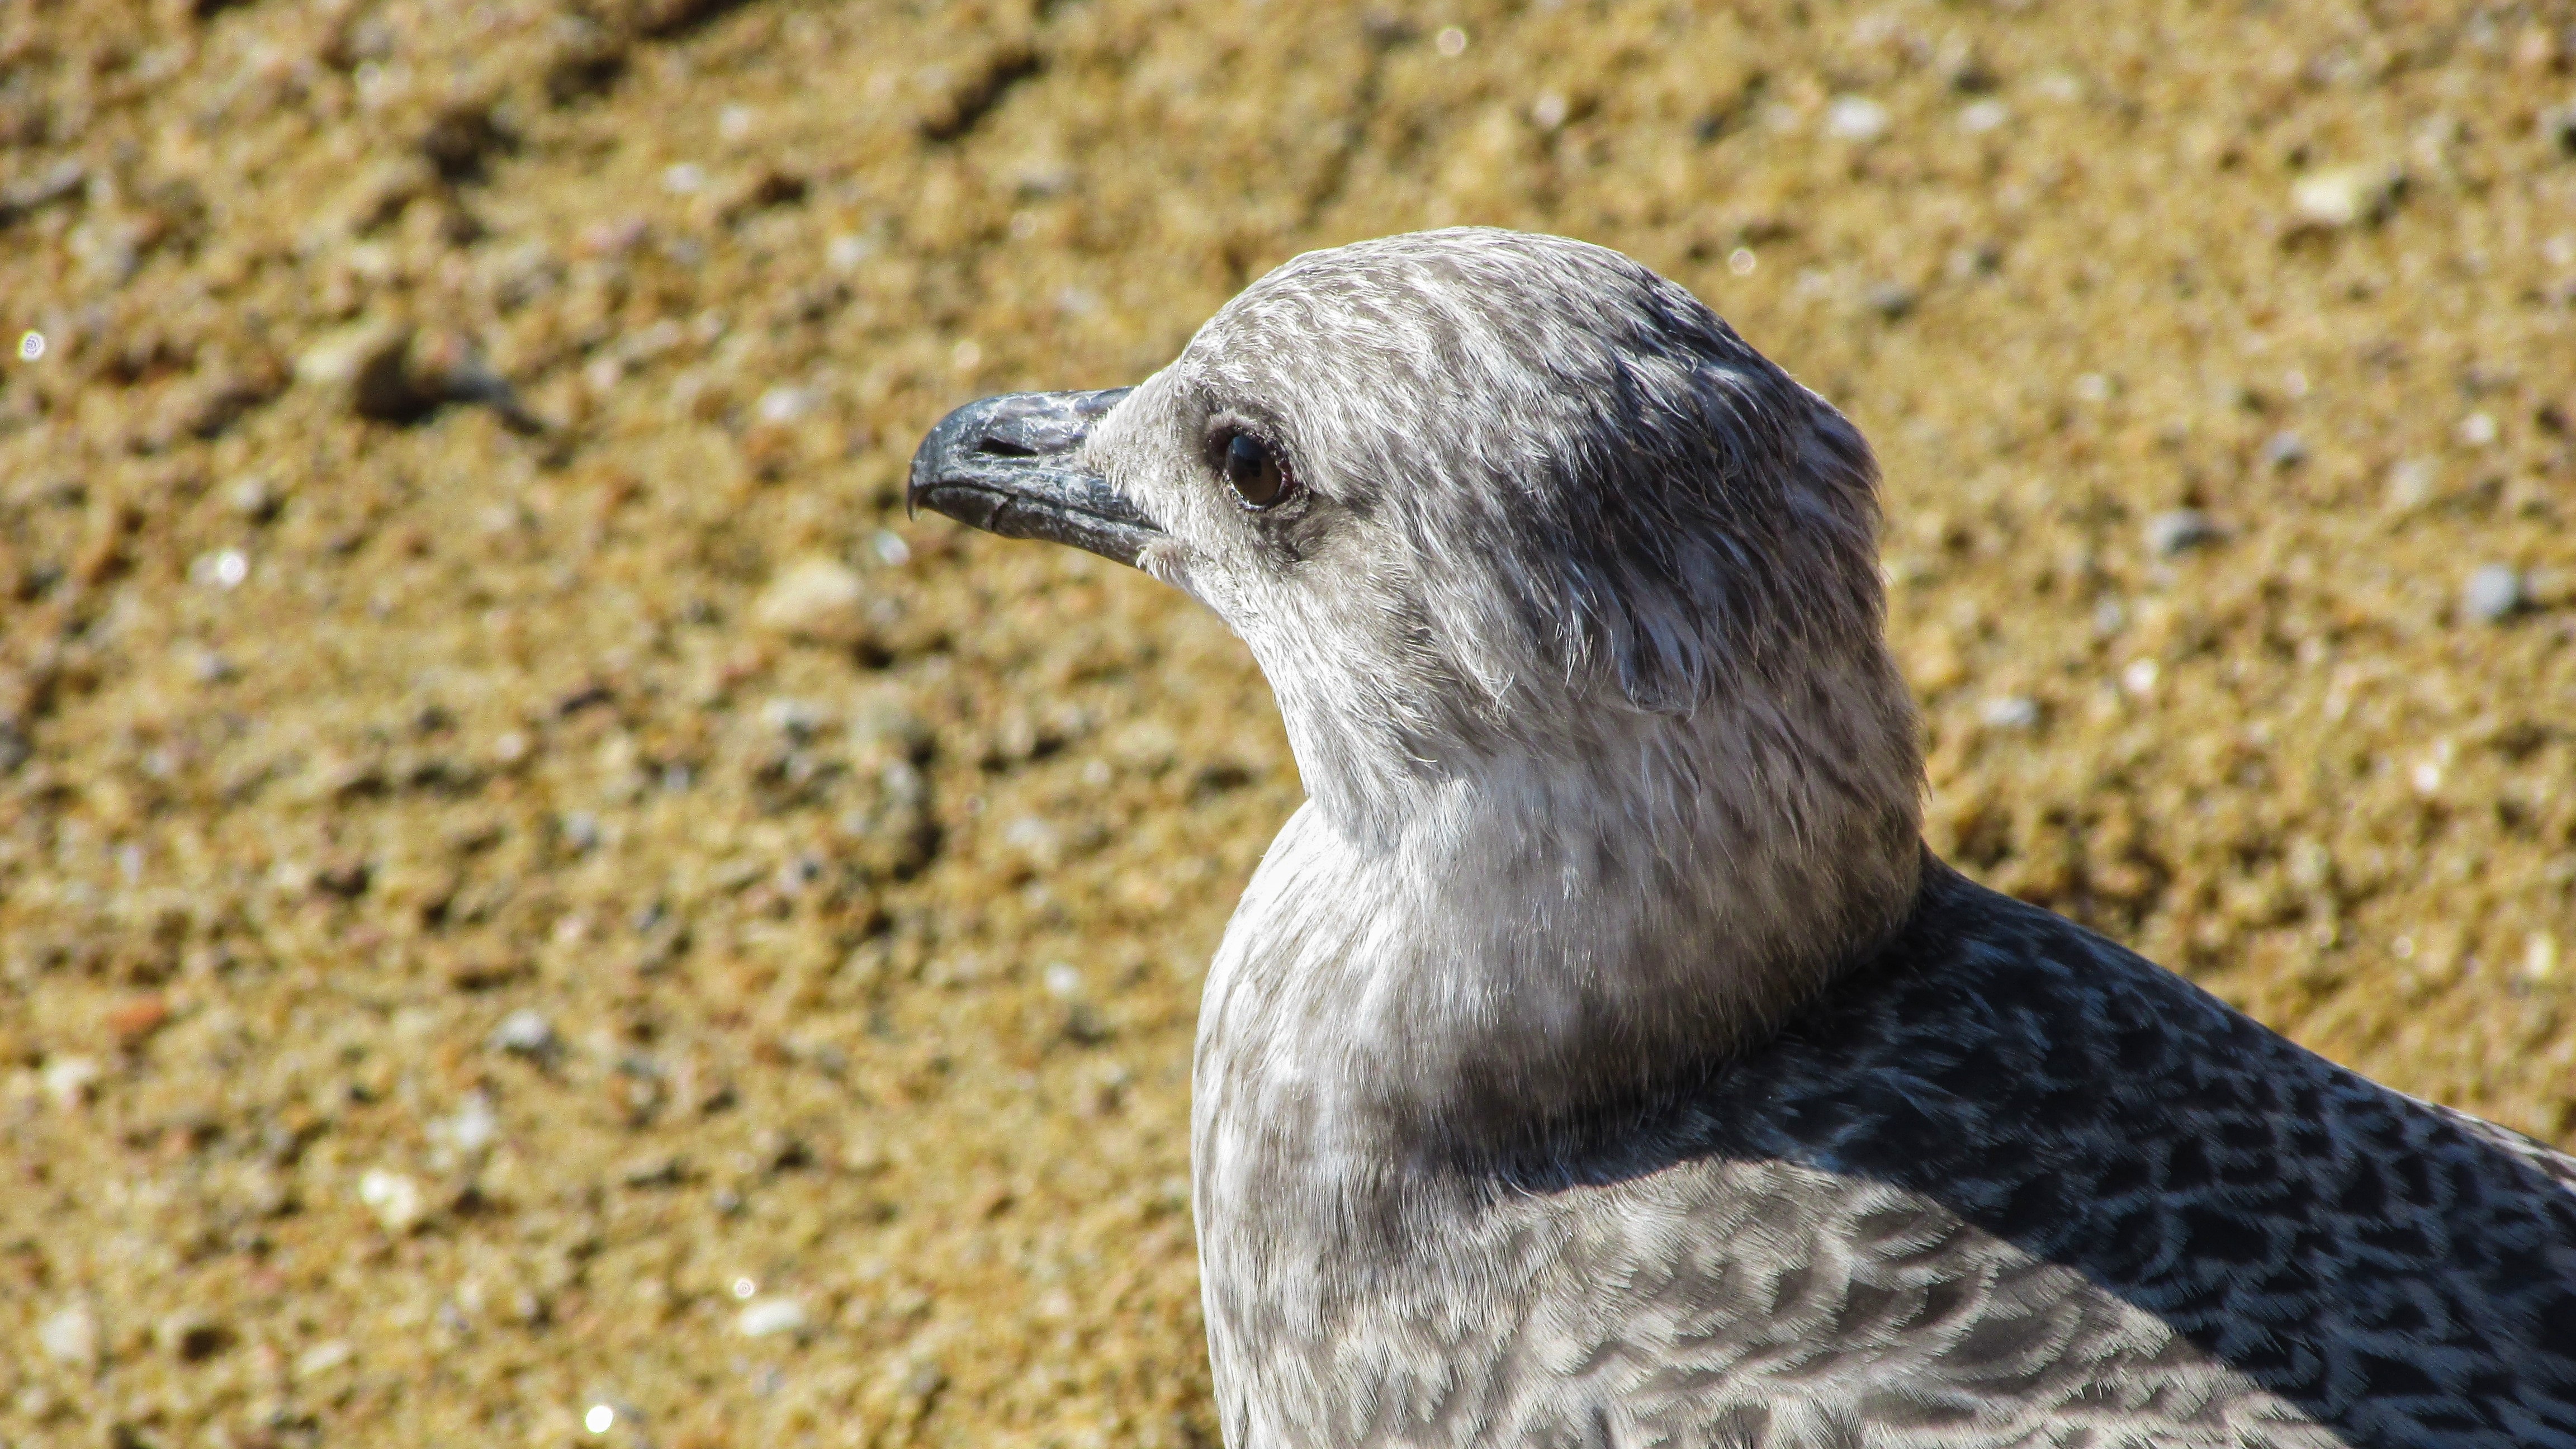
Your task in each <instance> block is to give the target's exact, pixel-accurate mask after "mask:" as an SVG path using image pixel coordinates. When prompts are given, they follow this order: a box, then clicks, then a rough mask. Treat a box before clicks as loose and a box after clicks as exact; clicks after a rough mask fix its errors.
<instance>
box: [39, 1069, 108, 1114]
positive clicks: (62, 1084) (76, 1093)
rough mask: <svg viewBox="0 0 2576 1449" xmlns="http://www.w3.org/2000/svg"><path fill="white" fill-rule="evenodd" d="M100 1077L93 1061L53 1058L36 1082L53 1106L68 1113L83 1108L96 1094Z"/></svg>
mask: <svg viewBox="0 0 2576 1449" xmlns="http://www.w3.org/2000/svg"><path fill="white" fill-rule="evenodd" d="M99 1076H100V1071H99V1065H98V1063H97V1061H95V1060H94V1059H92V1058H89V1057H55V1058H53V1059H52V1060H50V1061H48V1062H46V1063H45V1069H44V1070H43V1071H42V1072H40V1073H38V1074H37V1080H38V1081H39V1082H41V1083H42V1084H43V1086H44V1089H45V1095H46V1096H47V1097H48V1098H50V1099H52V1101H53V1104H54V1105H55V1106H57V1107H60V1108H62V1109H64V1110H65V1111H69V1110H71V1109H72V1108H75V1107H79V1106H83V1105H85V1104H86V1103H87V1102H88V1101H89V1099H90V1098H91V1097H92V1096H94V1095H96V1094H97V1091H98V1079H99Z"/></svg>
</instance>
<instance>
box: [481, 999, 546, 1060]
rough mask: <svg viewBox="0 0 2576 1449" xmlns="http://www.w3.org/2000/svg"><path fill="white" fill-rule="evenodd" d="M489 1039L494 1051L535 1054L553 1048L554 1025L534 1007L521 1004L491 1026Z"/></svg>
mask: <svg viewBox="0 0 2576 1449" xmlns="http://www.w3.org/2000/svg"><path fill="white" fill-rule="evenodd" d="M489 1041H490V1045H491V1047H492V1049H493V1050H495V1051H505V1052H517V1053H519V1054H520V1055H522V1056H537V1055H540V1054H542V1053H545V1052H549V1051H552V1050H554V1047H555V1027H554V1023H553V1022H550V1021H548V1020H546V1019H545V1017H543V1016H541V1015H539V1014H538V1013H537V1011H536V1010H535V1009H534V1008H532V1007H525V1006H523V1007H520V1008H519V1009H518V1010H516V1011H514V1012H511V1013H510V1014H509V1015H508V1016H505V1017H503V1018H501V1024H500V1025H499V1026H496V1027H494V1028H492V1035H491V1037H490V1039H489Z"/></svg>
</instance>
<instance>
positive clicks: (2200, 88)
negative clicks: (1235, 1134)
mask: <svg viewBox="0 0 2576 1449" xmlns="http://www.w3.org/2000/svg"><path fill="white" fill-rule="evenodd" d="M2570 22H2571V13H2570V10H2569V7H2568V6H2567V5H2565V4H2549V5H2542V6H2501V7H2488V8H2470V7H2465V6H2452V5H2435V4H2409V3H2400V0H2390V3H2381V4H2367V5H2360V4H2328V3H2315V4H2307V3H2303V4H2295V5H2293V4H2278V5H2259V4H2256V5H2242V6H2220V5H2205V4H2182V3H2161V4H2136V5H2121V6H2103V5H2089V4H2075V3H2057V0H2037V3H2031V4H1978V3H1948V4H1938V3H1928V0H1913V3H1904V0H1900V3H1893V4H1886V5H1876V6H1866V7H1863V6H1843V5H1833V4H1782V5H1776V6H1771V5H1754V4H1745V5H1740V6H1719V5H1707V6H1701V7H1698V8H1693V7H1691V6H1688V5H1683V4H1612V5H1601V4H1583V3H1571V0H1569V3H1564V4H1549V3H1544V0H1539V3H1530V4H1525V5H1518V4H1516V5H1494V4H1459V5H1454V6H1438V5H1425V6H1420V7H1413V8H1387V9H1365V8H1351V7H1327V6H1319V5H1306V4H1292V3H1289V0H1269V3H1267V4H1260V3H1208V4H1201V3H1174V0H1057V3H1052V4H1043V5H1030V4H1016V3H997V4H991V5H981V6H975V5H968V6H956V7H939V6H933V5H930V4H926V3H914V4H890V3H861V4H842V5H813V6H807V5H798V4H790V3H785V0H755V3H746V4H740V5H725V4H721V3H707V0H573V3H558V0H479V3H472V4H465V3H444V0H440V3H432V0H383V3H372V0H355V3H338V0H322V3H297V0H253V3H242V4H224V3H221V0H198V3H195V4H194V5H191V4H189V3H187V0H176V3H160V0H154V3H150V4H134V3H109V0H0V337H5V340H6V342H7V343H8V344H9V345H10V350H9V352H8V353H7V354H6V355H5V356H0V1171H5V1173H6V1187H5V1189H0V1345H5V1348H0V1441H5V1442H6V1443H8V1444H11V1445H32V1444H72V1445H98V1446H118V1449H123V1446H134V1445H155V1446H183V1445H210V1446H211V1445H234V1446H252V1445H280V1446H283V1445H305V1444H319V1443H345V1444H360V1443H364V1444H389V1445H398V1444H430V1443H497V1444H531V1445H555V1444H568V1443H573V1442H584V1443H602V1444H617V1445H629V1444H645V1443H651V1444H657V1445H668V1446H681V1445H705V1446H712V1445H723V1444H735V1445H771V1444H778V1445H793V1444H805V1443H814V1444H826V1445H845V1444H846V1445H889V1446H890V1445H901V1444H912V1443H928V1444H960V1445H963V1444H975V1445H994V1444H1001V1445H1022V1444H1024V1445H1066V1446H1076V1445H1106V1444H1121V1445H1125V1444H1135V1445H1148V1446H1184V1445H1204V1444H1209V1443H1211V1442H1213V1431H1212V1423H1211V1420H1210V1418H1209V1416H1208V1413H1207V1409H1206V1402H1205V1369H1204V1364H1203V1354H1202V1349H1201V1346H1200V1337H1199V1333H1200V1330H1199V1325H1198V1318H1197V1305H1196V1296H1195V1295H1196V1283H1195V1277H1194V1270H1193V1266H1192V1261H1191V1238H1190V1222H1189V1216H1188V1210H1187V1203H1186V1189H1185V1178H1184V1172H1185V1168H1186V1156H1187V1133H1186V1100H1185V1098H1186V1091H1185V1071H1186V1064H1187V1053H1188V1043H1189V1036H1190V1031H1191V1023H1192V1016H1193V1010H1194V1006H1195V998H1196V992H1197V985H1198V980H1199V976H1200V972H1201V966H1202V962H1203V961H1204V959H1205V957H1206V955H1207V954H1208V951H1209V949H1210V947H1211V946H1212V945H1213V943H1214V941H1215V939H1216V936H1217V934H1218V932H1219V930H1220V929H1221V927H1222V924H1223V921H1224V918H1225V915H1226V912H1227V909H1228V907H1229V905H1230V903H1231V901H1232V899H1233V897H1234V894H1235V892H1236V890H1237V888H1238V886H1239V884H1240V883H1241V881H1242V879H1243V877H1244V876H1245V874H1246V873H1247V872H1248V871H1249V869H1250V868H1251V865H1252V863H1253V862H1254V860H1255V859H1256V858H1257V857H1258V853H1259V851H1260V850H1261V848H1262V846H1263V844H1264V843H1265V842H1266V840H1267V839H1268V836H1269V834H1270V832H1271V831H1272V830H1273V829H1274V828H1275V827H1276V825H1277V823H1278V822H1279V821H1280V819H1281V818H1282V817H1283V816H1284V815H1285V814H1286V812H1287V811H1288V810H1289V809H1290V808H1291V807H1292V806H1293V804H1294V802H1295V801H1296V799H1297V798H1298V794H1297V786H1296V780H1295V776H1294V771H1293V769H1292V767H1291V764H1290V761H1289V759H1288V757H1287V754H1286V751H1285V749H1284V747H1283V744H1282V741H1281V737H1280V734H1279V731H1278V728H1277V726H1276V724H1275V722H1274V719H1273V715H1272V711H1271V706H1270V702H1269V698H1268V695H1267V693H1266V691H1265V690H1264V689H1263V688H1262V686H1261V684H1260V681H1259V678H1258V676H1257V675H1256V674H1255V673H1254V671H1253V670H1252V668H1251V666H1250V664H1249V663H1248V662H1247V660H1246V658H1245V657H1244V655H1243V654H1242V653H1241V651H1240V650H1239V649H1237V648H1236V647H1235V645H1234V644H1233V643H1232V641H1231V640H1230V639H1228V638H1227V637H1226V636H1225V635H1224V634H1223V632H1222V631H1221V630H1220V629H1219V628H1218V627H1217V626H1216V625H1215V624H1214V623H1213V622H1212V621H1211V620H1209V619H1208V618H1206V617H1203V616H1202V615H1201V614H1199V613H1197V612H1196V611H1194V609H1193V608H1192V607H1191V606H1189V605H1187V604H1186V603H1185V602H1184V601H1182V600H1180V599H1178V598H1176V597H1173V596H1170V595H1167V594H1166V593H1164V592H1162V591H1161V590H1159V589H1158V588H1157V587H1156V586H1154V585H1152V584H1151V583H1150V582H1148V581H1146V580H1144V579H1142V578H1140V577H1136V576H1132V575H1129V574H1126V573H1124V572H1122V571H1119V570H1116V569H1114V568H1112V567H1110V566H1108V565H1106V564H1103V563H1099V562H1097V561H1095V560H1091V559H1089V558H1086V557H1082V556H1079V555H1076V554H1073V553H1070V552H1066V551H1063V550H1055V549H1047V548H1041V547H1037V546H1034V545H1015V544H1007V543H1003V542H1000V541H996V540H992V539H987V538H981V537H968V536H965V535H964V534H963V533H962V531H961V530H959V529H957V528H955V527H953V526H952V525H950V524H948V523H947V522H945V521H944V520H940V519H935V518H924V519H921V520H919V521H908V520H906V519H905V518H904V516H903V513H902V509H901V506H900V498H899V486H900V480H901V477H902V473H903V467H904V463H905V461H906V459H907V458H908V456H909V454H910V452H911V449H912V447H913V445H914V443H915V441H916V440H917V438H918V437H919V435H920V433H921V431H922V429H923V428H924V427H925V426H926V425H928V424H929V423H930V422H932V421H933V420H935V419H936V418H937V417H938V416H939V415H940V414H941V413H942V412H943V411H944V410H945V409H947V408H949V407H950V406H952V405H954V404H956V403H958V402H961V401H964V400H966V399H968V398H971V397H974V396H977V395H980V394H983V393H986V392H992V391H998V390H1001V389H1005V388H1014V387H1070V386H1107V385H1112V384H1116V383H1121V382H1127V381H1132V380H1134V379H1136V378H1138V377H1140V376H1142V375H1143V374H1144V373H1145V372H1147V371H1149V370H1150V369H1152V368H1153V367H1155V366H1157V365H1159V364H1160V363H1161V362H1162V361H1163V360H1165V359H1166V358H1168V357H1169V356H1170V355H1171V354H1172V353H1173V352H1174V351H1175V350H1176V349H1177V348H1178V347H1179V346H1180V344H1181V343H1182V342H1183V341H1184V340H1185V339H1186V337H1187V336H1188V335H1189V332H1190V330H1191V329H1192V328H1193V327H1194V326H1195V325H1196V324H1197V323H1198V322H1199V321H1200V320H1201V319H1203V318H1204V317H1205V316H1206V315H1207V314H1208V313H1209V312H1210V311H1212V310H1213V309H1214V308H1215V307H1217V306H1218V305H1219V304H1220V303H1221V302H1222V301H1224V299H1225V298H1226V297H1227V296H1229V295H1230V294H1231V293H1232V292H1233V291H1234V290H1235V289H1236V288H1237V287H1239V286H1240V285H1241V284H1242V283H1244V282H1245V281H1246V280H1248V279H1250V278H1251V277H1253V276H1256V275H1258V274H1259V273H1260V272H1261V271H1263V270H1264V269H1266V268H1267V267H1269V266H1271V265H1273V264H1274V263H1276V262H1278V261H1280V260H1282V259H1284V258H1286V257H1288V256H1290V255H1292V254H1294V253H1296V252H1297V251H1299V250H1302V249H1305V248H1308V247H1312V246H1319V245H1326V244H1330V243H1333V242H1337V241H1343V240H1348V239H1351V238H1356V237H1362V236H1369V235H1374V234H1378V233H1382V232H1388V231H1395V230H1402V229H1406V228H1413V227H1420V226H1427V225H1436V224H1442V223H1450V222H1463V221H1476V222H1493V223H1500V224H1504V225H1511V226H1522V227H1533V228H1543V229H1548V230H1554V231H1562V232H1569V233H1573V234H1575V235H1579V236H1583V237H1587V238H1591V239H1593V240H1597V241H1600V242H1604V243H1607V244H1609V245H1612V246H1616V247H1620V248H1623V249H1625V250H1627V251H1629V252H1631V253H1633V254H1634V255H1636V256H1637V257H1639V258H1640V259H1642V260H1644V261H1645V262H1647V263H1649V264H1651V265H1653V266H1655V267H1658V268H1660V269H1663V270H1664V271H1666V272H1668V273H1670V274H1671V275H1673V276H1675V277H1677V278H1679V279H1680V280H1682V281H1683V282H1685V283H1686V284H1688V285H1690V286H1691V287H1693V288H1694V289H1696V290H1697V291H1698V292H1699V293H1700V294H1701V295H1702V296H1704V297H1706V298H1707V299H1709V301H1710V302H1711V303H1713V304H1714V305H1715V306H1716V307H1718V308H1719V310H1721V311H1722V312H1723V313H1725V314H1726V315H1727V316H1728V317H1729V318H1730V319H1731V320H1732V321H1733V322H1734V323H1735V324H1736V325H1737V326H1738V327H1739V328H1740V329H1741V330H1742V331H1743V332H1744V333H1745V335H1746V336H1748V337H1749V338H1750V339H1752V341H1753V342H1754V343H1755V344H1756V345H1757V346H1760V347H1761V348H1763V349H1764V350H1766V351H1767V352H1769V353H1770V354H1771V355H1772V356H1774V357H1776V358H1778V359H1779V360H1781V361H1782V362H1783V363H1784V364H1786V365H1787V366H1788V367H1789V368H1790V369H1791V370H1793V371H1794V372H1796V373H1797V374H1798V375H1799V376H1800V377H1802V378H1804V379H1805V380H1807V381H1808V382H1809V383H1810V384H1811V385H1812V386H1815V387H1817V388H1818V389H1820V390H1821V391H1823V392H1824V393H1826V394H1827V395H1828V396H1830V397H1832V398H1833V399H1834V400H1835V401H1837V402H1838V403H1839V404H1841V405H1842V406H1843V407H1844V408H1846V409H1847V410H1849V411H1850V412H1851V413H1852V414H1853V415H1854V416H1855V417H1856V418H1857V419H1858V420H1859V422H1860V423H1861V425H1862V426H1863V427H1864V428H1865V429H1866V430H1867V431H1868V432H1869V434H1870V435H1871V437H1872V438H1873V439H1874V440H1875V441H1876V443H1877V445H1878V447H1879V449H1880V451H1881V455H1882V457H1883V460H1884V462H1885V464H1886V467H1887V474H1888V505H1889V527H1888V530H1887V535H1886V562H1887V572H1888V577H1889V579H1890V580H1891V585H1892V589H1891V597H1892V607H1893V614H1894V621H1893V630H1894V634H1895V639H1896V643H1897V647H1898V649H1899V651H1900V653H1901V655H1902V657H1903V659H1904V661H1905V664H1906V667H1907V670H1908V672H1909V674H1910V675H1911V677H1912V679H1913V682H1914V684H1915V686H1916V688H1917V690H1918V692H1919V694H1920V696H1921V698H1922V699H1923V701H1924V705H1925V718H1926V726H1927V730H1928V733H1929V738H1930V751H1931V759H1932V786H1933V803H1932V826H1931V830H1932V835H1933V838H1934V841H1935V843H1936V844H1937V845H1938V846H1939V847H1940V848H1941V849H1942V850H1943V851H1944V852H1945V853H1948V854H1949V855H1951V856H1952V857H1953V858H1954V859H1957V860H1959V861H1960V862H1961V863H1963V864H1964V865H1966V866H1967V867H1969V868H1970V869H1972V870H1974V871H1975V872H1976V873H1978V874H1979V875H1981V876H1982V877H1983V878H1985V879H1987V880H1990V881H1993V882H1996V883H1998V884H2000V885H2002V886H2004V887H2005V888H2007V889H2010V890H2012V891H2015V892H2017V893H2019V894H2022V895H2024V896H2027V897H2029V898H2031V899H2034V900H2038V901H2042V902H2045V903H2047V904H2049V905H2051V906H2053V907H2055V908H2057V909H2059V910H2062V911H2066V912H2068V913H2070V914H2073V915H2075V916H2077V917H2079V918H2081V919H2084V920H2086V921H2088V922H2091V923H2093V924H2095V925H2097V926H2099V927H2101V928H2102V929H2104V930H2106V931H2109V932H2111V933H2112V934H2114V935H2116V936H2118V937H2120V938H2121V939H2123V940H2126V941H2129V942H2132V943H2135V944H2137V945H2139V946H2141V947H2142V948H2144V949H2145V950H2147V951H2149V952H2151V953H2152V954H2154V955H2156V956H2157V957H2158V958H2160V959H2162V960H2165V961H2167V962H2169V963H2171V964H2173V965H2175V966H2177V967H2179V968H2181V969H2184V970H2187V971H2189V972H2190V973H2192V974H2193V975H2194V976H2195V977H2197V978H2198V979H2200V980H2202V981H2203V982H2205V983H2207V984H2208V985H2209V986H2210V987H2211V988H2212V989H2214V990H2217V991H2219V992H2221V993H2223V994H2224V995H2226V996H2227V997H2228V998H2229V999H2231V1000H2233V1001H2236V1002H2238V1003H2241V1004H2244V1005H2246V1006H2248V1007H2250V1008H2251V1009H2253V1010H2254V1011H2256V1012H2257V1013H2259V1014H2260V1015H2261V1016H2263V1017H2264V1018H2265V1019H2266V1020H2268V1021H2270V1022H2272V1023H2273V1024H2275V1025H2277V1026H2280V1027H2282V1028H2283V1029H2285V1030H2287V1031H2289V1032H2290V1033H2292V1034H2293V1035H2295V1036H2297V1037H2298V1038H2299V1039H2301V1040H2302V1041H2305V1042H2307V1043H2309V1044H2311V1045H2313V1046H2315V1047H2317V1048H2319V1049H2320V1050H2323V1051H2325V1052H2327V1053H2329V1054H2331V1055H2333V1056H2335V1057H2337V1058H2339V1059H2342V1060H2344V1061H2347V1062H2351V1063H2353V1064H2355V1065H2357V1066H2360V1067H2362V1068H2364V1069H2366V1070H2368V1071H2370V1072H2373V1073H2375V1074H2377V1075H2379V1076H2381V1077H2384V1078H2385V1079H2387V1080H2389V1081H2392V1082H2395V1083H2397V1084H2399V1085H2401V1086H2404V1087H2406V1088H2408V1089H2410V1090H2413V1091H2416V1092H2420V1093H2424V1094H2427V1095H2430V1096H2432V1097H2435V1098H2438V1099H2440V1100H2442V1101H2446V1102H2451V1103H2456V1104H2458V1105H2460V1106H2463V1107H2467V1108H2470V1109H2472V1110H2475V1111H2478V1112H2481V1113H2485V1114H2488V1115H2491V1116H2494V1117H2496V1118H2498V1119H2500V1120H2502V1121H2505V1122H2508V1123H2511V1124H2513V1125H2515V1126H2517V1127H2520V1128H2523V1129H2524V1130H2527V1131H2531V1132H2534V1133H2537V1134H2540V1135H2541V1136H2544V1137H2548V1138H2551V1139H2553V1140H2555V1141H2558V1142H2560V1143H2562V1144H2566V1143H2569V1142H2571V1141H2576V1020H2571V1016H2570V1012H2569V1005H2570V998H2569V991H2570V985H2569V983H2570V981H2571V979H2576V647H2571V645H2576V533H2571V531H2570V528H2569V522H2570V518H2569V515H2570V513H2571V512H2576V440H2572V439H2571V436H2570V429H2571V427H2572V426H2576V423H2572V422H2571V415H2576V369H2571V365H2570V364H2571V361H2576V357H2571V347H2570V337H2571V330H2570V318H2571V302H2576V110H2571V109H2570V106H2571V103H2576V76H2571V74H2570V57H2571V49H2570V47H2571V44H2576V34H2571V30H2570ZM26 332H33V333H38V334H41V337H42V339H43V340H42V354H41V356H30V355H28V354H30V353H33V352H35V351H36V350H37V348H38V344H37V343H36V342H35V341H33V340H27V341H24V342H21V340H20V338H21V334H22V333H26Z"/></svg>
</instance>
